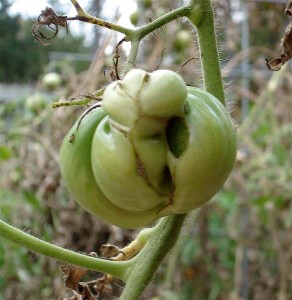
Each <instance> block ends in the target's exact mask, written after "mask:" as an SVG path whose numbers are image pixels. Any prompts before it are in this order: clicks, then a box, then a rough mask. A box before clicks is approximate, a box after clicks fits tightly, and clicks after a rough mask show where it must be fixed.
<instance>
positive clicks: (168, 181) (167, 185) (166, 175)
mask: <svg viewBox="0 0 292 300" xmlns="http://www.w3.org/2000/svg"><path fill="white" fill-rule="evenodd" d="M158 189H159V192H160V193H161V194H162V195H163V196H167V195H169V194H170V193H171V192H172V191H173V190H174V185H173V182H172V177H171V174H170V170H169V168H168V167H165V168H164V171H163V177H162V179H161V180H160V182H159V185H158Z"/></svg>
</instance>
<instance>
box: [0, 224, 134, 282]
mask: <svg viewBox="0 0 292 300" xmlns="http://www.w3.org/2000/svg"><path fill="white" fill-rule="evenodd" d="M0 236H2V237H4V238H6V239H8V240H10V241H11V242H14V243H16V244H18V245H20V246H22V247H26V248H28V249H30V250H32V251H34V252H36V253H40V254H43V255H45V256H48V257H51V258H54V259H56V260H59V261H62V262H65V263H68V264H73V265H76V266H80V267H84V268H87V269H90V270H94V271H99V272H104V273H109V274H111V275H113V276H115V277H118V278H120V279H122V280H125V272H126V270H127V268H128V267H129V266H130V265H131V262H130V261H123V262H120V261H109V260H104V259H100V258H96V257H91V256H88V255H85V254H80V253H77V252H74V251H71V250H68V249H64V248H62V247H59V246H56V245H53V244H51V243H48V242H45V241H43V240H41V239H39V238H36V237H34V236H32V235H31V234H28V233H25V232H23V231H22V230H19V229H17V228H15V227H13V226H11V225H9V224H7V223H5V222H3V221H0Z"/></svg>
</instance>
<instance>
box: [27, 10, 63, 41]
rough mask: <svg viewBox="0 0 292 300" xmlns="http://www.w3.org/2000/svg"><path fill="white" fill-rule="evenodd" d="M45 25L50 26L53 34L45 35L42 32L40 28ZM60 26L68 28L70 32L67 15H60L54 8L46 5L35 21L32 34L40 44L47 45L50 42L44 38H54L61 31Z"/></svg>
mask: <svg viewBox="0 0 292 300" xmlns="http://www.w3.org/2000/svg"><path fill="white" fill-rule="evenodd" d="M43 26H47V27H48V28H50V29H51V30H52V31H53V34H52V35H45V34H44V33H42V32H41V31H40V29H41V28H42V27H43ZM59 26H61V27H64V28H66V31H67V33H68V24H67V16H58V15H57V14H56V13H55V12H54V10H53V9H52V8H50V7H46V9H44V10H42V11H41V14H40V15H39V16H38V18H37V20H36V21H35V22H34V24H33V26H32V34H33V35H34V37H35V39H36V40H37V41H38V42H39V43H40V44H42V45H44V46H47V45H48V43H46V42H45V41H44V40H46V41H47V40H51V39H53V38H54V37H55V36H56V35H57V34H58V32H59Z"/></svg>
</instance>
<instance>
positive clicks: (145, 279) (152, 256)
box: [120, 214, 186, 300]
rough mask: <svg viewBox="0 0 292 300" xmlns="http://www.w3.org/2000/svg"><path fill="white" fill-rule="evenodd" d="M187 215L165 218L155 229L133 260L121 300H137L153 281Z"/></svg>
mask: <svg viewBox="0 0 292 300" xmlns="http://www.w3.org/2000/svg"><path fill="white" fill-rule="evenodd" d="M185 217H186V215H185V214H182V215H174V216H169V217H164V218H163V219H162V220H161V221H160V222H159V223H158V224H157V225H156V227H155V233H154V234H152V235H151V237H150V238H149V240H148V241H147V243H146V245H145V246H144V248H143V249H142V250H141V251H140V253H139V254H138V255H137V256H136V257H135V258H134V259H133V261H134V262H135V264H133V267H132V268H131V269H129V273H128V274H127V284H126V286H125V289H124V291H123V293H122V295H121V297H120V300H137V299H139V297H140V295H141V294H142V292H143V291H144V289H145V287H146V286H147V285H148V283H149V282H150V281H151V279H152V277H153V275H154V273H155V272H156V270H157V268H158V266H159V265H160V263H161V262H162V261H163V259H164V258H165V256H166V254H167V253H168V252H169V251H170V249H172V247H173V246H174V244H175V243H176V241H177V239H178V236H179V234H180V231H181V228H182V226H183V223H184V220H185Z"/></svg>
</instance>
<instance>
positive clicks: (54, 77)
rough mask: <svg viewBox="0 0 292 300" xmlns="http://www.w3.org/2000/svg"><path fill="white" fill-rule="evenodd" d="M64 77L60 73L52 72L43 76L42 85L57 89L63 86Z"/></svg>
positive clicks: (47, 88) (48, 88)
mask: <svg viewBox="0 0 292 300" xmlns="http://www.w3.org/2000/svg"><path fill="white" fill-rule="evenodd" d="M61 83H62V78H61V76H60V75H59V74H58V73H55V72H50V73H47V74H46V75H44V77H43V78H42V85H43V87H44V88H45V89H46V90H55V89H57V88H59V87H60V86H61Z"/></svg>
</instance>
